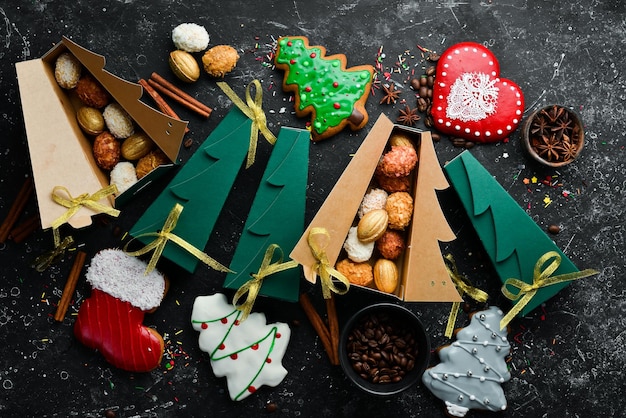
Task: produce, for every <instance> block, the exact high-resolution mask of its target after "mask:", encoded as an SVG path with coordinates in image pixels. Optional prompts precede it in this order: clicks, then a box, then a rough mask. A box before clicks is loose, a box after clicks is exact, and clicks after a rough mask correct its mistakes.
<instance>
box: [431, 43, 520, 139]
mask: <svg viewBox="0 0 626 418" xmlns="http://www.w3.org/2000/svg"><path fill="white" fill-rule="evenodd" d="M523 113H524V96H523V94H522V91H521V89H520V87H519V86H518V85H517V84H515V83H514V82H513V81H511V80H507V79H504V78H501V77H500V66H499V64H498V61H497V59H496V58H495V56H494V55H493V53H492V52H491V51H490V50H489V49H487V48H486V47H484V46H483V45H481V44H478V43H473V42H462V43H459V44H456V45H453V46H452V47H450V48H449V49H447V50H446V51H445V52H444V53H443V54H442V55H441V58H440V59H439V62H438V64H437V74H436V78H435V85H434V86H433V104H432V116H433V119H434V124H435V128H436V129H437V130H439V131H441V132H443V133H446V134H449V135H451V136H456V137H461V138H465V139H468V140H470V141H473V142H497V141H499V140H502V139H504V138H507V137H508V136H509V135H510V134H511V133H512V132H513V131H514V130H515V129H516V128H517V127H518V125H519V124H520V123H521V120H522V115H523Z"/></svg>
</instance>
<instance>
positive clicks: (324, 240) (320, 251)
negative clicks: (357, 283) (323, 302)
mask: <svg viewBox="0 0 626 418" xmlns="http://www.w3.org/2000/svg"><path fill="white" fill-rule="evenodd" d="M329 241H330V234H329V233H328V231H327V230H326V228H321V227H315V228H311V230H310V231H309V236H308V237H307V242H308V243H309V247H310V248H311V252H312V253H313V257H315V259H316V260H317V263H315V265H314V266H313V269H314V270H315V272H316V273H317V274H318V275H319V276H320V282H321V284H322V296H324V299H330V297H331V296H332V295H331V293H330V292H331V291H332V292H335V293H337V294H338V295H344V294H346V293H347V292H348V290H349V289H350V282H349V281H348V279H347V278H346V276H344V275H343V274H341V273H340V272H338V271H337V270H335V269H334V268H333V267H332V266H331V265H330V262H329V261H328V256H327V255H326V247H327V246H328V242H329ZM333 277H334V278H336V279H337V280H339V281H340V282H341V283H342V284H343V285H344V286H345V289H340V288H339V287H337V286H335V283H333V280H332V278H333Z"/></svg>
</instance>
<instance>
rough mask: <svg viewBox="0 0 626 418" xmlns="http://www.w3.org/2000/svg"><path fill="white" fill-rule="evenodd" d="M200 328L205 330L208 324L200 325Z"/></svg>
mask: <svg viewBox="0 0 626 418" xmlns="http://www.w3.org/2000/svg"><path fill="white" fill-rule="evenodd" d="M200 327H202V329H207V328H208V327H209V324H207V323H206V322H203V323H202V325H200Z"/></svg>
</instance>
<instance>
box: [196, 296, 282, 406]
mask: <svg viewBox="0 0 626 418" xmlns="http://www.w3.org/2000/svg"><path fill="white" fill-rule="evenodd" d="M242 315H243V313H242V312H241V311H240V310H238V309H236V308H235V307H234V306H233V305H232V304H230V303H229V302H228V301H227V299H226V296H225V295H223V294H220V293H218V294H215V295H211V296H200V297H198V298H196V302H195V303H194V310H193V313H192V319H191V323H192V324H193V326H194V329H195V330H196V331H200V337H199V340H198V342H199V345H200V349H201V350H202V351H204V352H206V353H209V355H210V360H211V367H212V368H213V372H214V374H215V376H217V377H226V378H227V381H228V392H229V395H230V397H231V399H232V400H235V401H237V400H241V399H244V398H245V397H247V396H248V395H250V394H252V393H253V392H255V391H256V390H257V389H258V388H259V387H261V386H262V385H270V386H276V385H277V384H278V383H279V382H280V381H281V380H282V379H283V378H284V376H285V375H286V374H287V371H286V370H285V368H284V367H283V366H282V364H281V359H282V358H283V356H284V354H285V349H286V345H287V343H288V342H289V337H290V330H289V327H288V326H287V325H286V324H283V323H274V324H267V322H266V319H265V315H263V314H262V313H256V312H253V313H251V314H250V315H249V316H248V318H247V319H245V320H243V321H242V320H240V319H239V318H241V316H242ZM224 319H227V321H224ZM205 323H206V324H208V325H210V326H209V327H207V328H204V327H203V324H205ZM279 330H280V331H279ZM280 337H282V338H280ZM272 359H273V361H272Z"/></svg>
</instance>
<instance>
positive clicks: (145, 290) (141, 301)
mask: <svg viewBox="0 0 626 418" xmlns="http://www.w3.org/2000/svg"><path fill="white" fill-rule="evenodd" d="M146 267H147V264H146V263H145V262H143V261H142V260H140V259H138V258H137V257H133V256H130V255H128V254H126V253H125V252H124V251H122V250H120V249H104V250H102V251H100V252H99V253H97V254H96V255H95V256H94V257H93V258H92V259H91V265H90V266H89V269H88V270H87V273H86V274H85V278H86V279H87V281H88V282H89V283H90V284H91V286H92V287H94V288H95V289H99V290H102V291H103V292H106V293H108V294H109V295H111V296H113V297H115V298H118V299H120V300H122V301H124V302H128V303H130V304H131V305H133V306H134V307H136V308H139V309H141V310H144V311H149V310H150V309H153V308H156V307H157V306H159V305H160V304H161V300H162V299H163V295H164V293H165V278H164V277H163V276H162V275H161V273H159V272H158V271H157V270H152V271H151V272H150V273H149V274H147V275H146V274H145V271H146Z"/></svg>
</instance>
